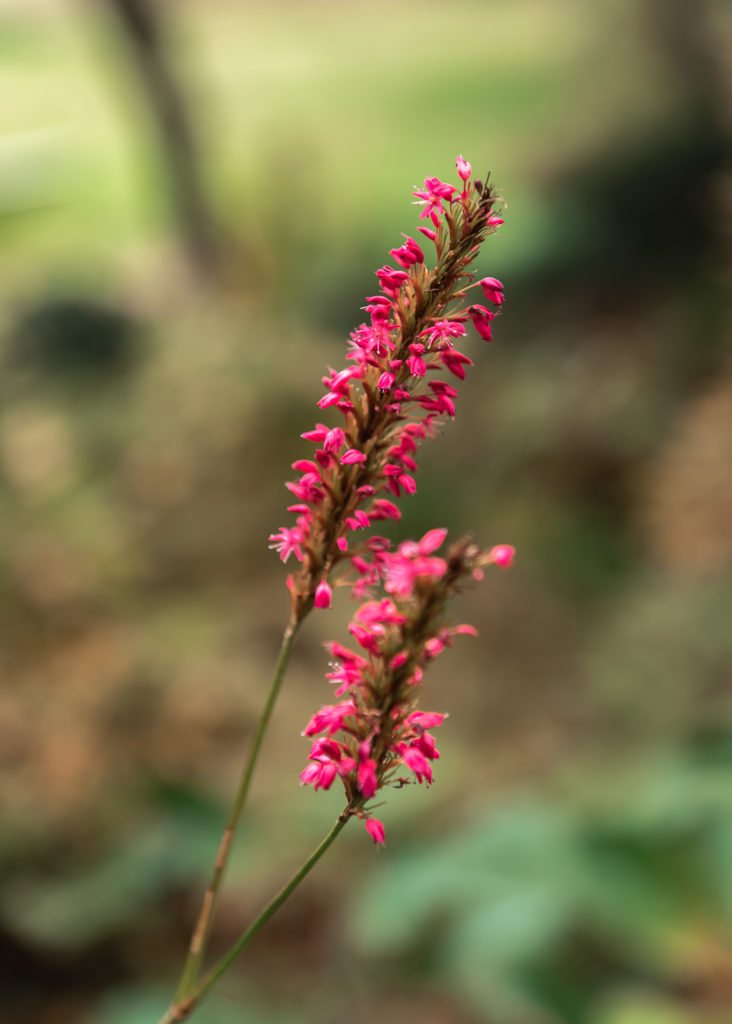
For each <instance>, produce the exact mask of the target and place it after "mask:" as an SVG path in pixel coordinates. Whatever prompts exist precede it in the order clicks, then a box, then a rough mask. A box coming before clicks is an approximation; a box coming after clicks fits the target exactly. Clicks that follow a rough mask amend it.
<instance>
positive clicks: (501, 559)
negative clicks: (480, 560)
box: [489, 544, 516, 569]
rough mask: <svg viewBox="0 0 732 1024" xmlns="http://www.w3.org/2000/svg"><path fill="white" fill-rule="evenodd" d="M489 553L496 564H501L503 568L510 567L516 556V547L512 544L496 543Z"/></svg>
mask: <svg viewBox="0 0 732 1024" xmlns="http://www.w3.org/2000/svg"><path fill="white" fill-rule="evenodd" d="M489 554H490V557H491V558H492V559H493V561H494V562H495V564H496V565H500V566H501V568H502V569H510V567H511V566H512V565H513V560H514V558H515V557H516V548H514V547H512V546H511V545H510V544H496V546H495V547H494V548H491V550H490V552H489Z"/></svg>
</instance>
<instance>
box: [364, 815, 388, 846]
mask: <svg viewBox="0 0 732 1024" xmlns="http://www.w3.org/2000/svg"><path fill="white" fill-rule="evenodd" d="M364 825H365V826H366V831H367V832H368V834H369V835H370V836H371V838H372V839H373V841H374V842H375V843H379V844H381V845H383V843H384V842H385V841H386V835H385V833H384V826H383V824H382V822H380V821H379V819H378V818H367V819H366V821H365V822H364Z"/></svg>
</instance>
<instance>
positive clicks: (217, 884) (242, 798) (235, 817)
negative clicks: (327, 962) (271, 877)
mask: <svg viewBox="0 0 732 1024" xmlns="http://www.w3.org/2000/svg"><path fill="white" fill-rule="evenodd" d="M299 624H300V623H299V622H298V621H296V620H294V619H290V622H289V623H288V624H287V628H286V629H285V632H284V634H283V636H282V644H281V646H280V653H279V656H278V658H277V664H276V665H275V670H274V675H273V676H272V682H271V684H270V689H269V693H268V694H267V700H266V702H265V704H264V707H263V708H262V713H261V715H260V716H259V722H258V723H257V730H256V733H255V734H254V740H253V742H252V747H251V750H250V751H249V756H248V758H247V760H246V763H245V765H244V769H243V771H242V776H241V781H240V782H239V788H238V789H237V791H236V796H235V797H234V803H233V804H232V805H231V811H230V812H229V820H228V821H227V823H226V828H225V829H224V832H223V835H222V836H221V842H220V843H219V850H218V853H217V855H216V864H215V866H214V870H213V874H212V876H211V883H210V885H209V887H208V889H207V890H206V895H205V896H204V898H203V904H202V906H201V912H200V914H199V916H198V921H197V922H196V927H195V928H194V930H193V935H192V936H191V943H190V946H189V947H188V955H187V957H186V962H185V964H184V965H183V973H182V974H181V979H180V982H179V984H178V989H177V991H176V994H175V998H176V1000H180V999H183V998H184V997H185V996H186V995H187V994H188V992H189V991H190V990H191V989H192V988H193V986H194V985H195V983H196V979H197V978H198V975H199V973H200V970H201V964H202V962H203V958H204V956H205V955H206V946H207V944H208V937H209V933H210V931H211V924H212V920H213V912H214V907H215V906H216V900H217V898H218V894H219V890H220V888H221V883H222V881H223V877H224V872H225V870H226V864H227V861H228V859H229V855H230V853H231V846H232V841H233V839H234V832H235V831H236V826H237V824H238V823H239V818H240V817H241V812H242V810H243V809H244V805H245V803H246V801H247V796H248V795H249V788H250V786H251V783H252V778H253V776H254V769H255V766H256V764H257V759H258V757H259V751H260V748H261V746H262V740H263V739H264V734H265V732H266V731H267V726H268V724H269V720H270V717H271V715H272V711H273V709H274V706H275V703H276V701H277V696H278V694H279V692H280V688H281V686H282V681H283V679H284V677H285V670H286V668H287V663H288V662H289V660H290V651H291V649H292V641H293V640H294V638H295V634H296V632H297V628H298V626H299Z"/></svg>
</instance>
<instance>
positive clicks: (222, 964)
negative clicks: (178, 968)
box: [159, 805, 351, 1024]
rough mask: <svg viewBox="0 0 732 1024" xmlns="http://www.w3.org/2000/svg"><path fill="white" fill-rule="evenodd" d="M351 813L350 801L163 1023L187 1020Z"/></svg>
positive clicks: (327, 845)
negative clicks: (328, 830)
mask: <svg viewBox="0 0 732 1024" xmlns="http://www.w3.org/2000/svg"><path fill="white" fill-rule="evenodd" d="M350 817H351V806H350V805H349V806H348V807H346V809H345V810H344V811H343V812H342V813H341V814H340V816H339V817H338V819H337V821H336V823H335V825H334V826H333V828H332V829H331V830H330V832H329V833H328V835H327V836H326V837H325V838H324V839H323V841H322V842H321V843H320V845H319V846H317V847H316V849H315V850H313V852H312V853H311V854H310V856H309V857H308V859H307V860H306V861H305V863H304V864H303V865H302V867H301V868H300V869H299V870H298V871H296V872H295V874H294V875H293V876H292V878H291V879H290V881H289V882H288V883H287V884H286V885H285V886H283V887H282V889H280V891H279V892H278V893H277V895H276V896H275V897H274V899H273V900H271V902H270V903H268V904H267V906H266V907H265V908H264V910H263V911H262V912H261V913H260V914H259V916H258V917H257V918H256V920H255V921H254V922H253V923H252V924H251V925H250V926H249V927H248V928H247V930H246V931H245V932H244V933H243V934H242V935H240V936H239V938H238V939H237V940H236V942H235V943H234V945H233V946H232V947H231V949H229V951H228V952H227V953H224V955H223V956H222V957H221V959H220V960H219V961H217V963H215V964H214V966H213V967H212V968H211V970H210V971H209V972H208V974H207V975H206V976H205V977H204V978H203V980H202V981H200V982H199V984H198V985H196V987H195V988H193V989H192V990H191V991H190V992H189V993H187V995H186V996H185V997H183V998H182V999H181V998H180V997H178V1000H177V1001H176V1002H175V1003H174V1004H173V1005H172V1006H170V1007H169V1008H168V1010H167V1012H166V1013H165V1015H164V1016H163V1017H162V1018H161V1019H160V1021H159V1024H179V1022H180V1021H184V1020H187V1019H188V1017H189V1016H190V1014H191V1013H192V1012H193V1010H194V1009H195V1008H196V1006H198V1004H199V1003H200V1002H201V1000H202V999H203V997H204V996H205V995H206V994H207V993H208V991H209V990H210V989H211V988H212V987H213V986H214V985H215V984H216V982H217V981H218V979H219V978H220V977H221V975H222V974H224V972H225V971H227V970H228V969H229V967H231V965H232V964H233V962H234V960H236V958H237V957H238V956H239V954H240V953H241V951H242V950H243V949H244V947H245V946H247V945H248V944H249V942H250V941H251V940H252V939H253V938H254V936H255V935H256V934H257V932H258V931H259V929H260V928H261V927H262V925H264V924H266V923H267V921H269V919H270V917H272V915H273V914H274V913H275V911H276V910H278V909H279V908H280V907H281V906H282V904H283V903H284V902H285V900H286V899H287V897H288V896H289V895H290V894H291V893H292V892H293V891H294V890H295V889H296V888H297V887H298V885H299V884H300V882H302V880H303V878H305V876H306V875H307V874H308V873H309V871H310V870H311V869H312V868H313V867H314V866H315V865H316V864H317V863H318V861H319V860H320V858H321V857H322V856H323V854H324V853H325V851H326V850H327V849H328V847H329V846H330V845H331V843H333V842H334V840H335V839H336V837H337V836H338V834H339V833H340V832H341V830H342V829H343V828H344V827H345V825H346V822H347V821H348V819H349V818H350Z"/></svg>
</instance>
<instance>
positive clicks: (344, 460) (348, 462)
mask: <svg viewBox="0 0 732 1024" xmlns="http://www.w3.org/2000/svg"><path fill="white" fill-rule="evenodd" d="M367 457H368V456H366V455H365V454H364V453H363V452H360V451H359V450H358V449H357V448H349V449H348V451H347V452H344V453H343V455H341V458H340V462H341V465H342V466H352V465H353V464H354V462H365V461H366V459H367Z"/></svg>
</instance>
